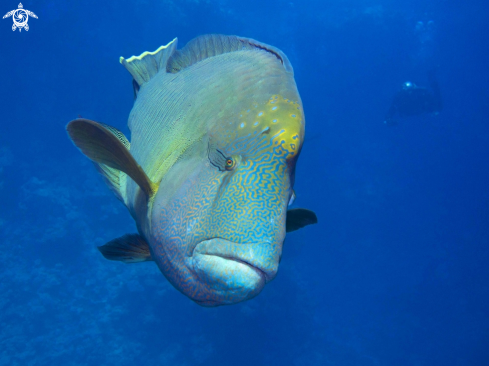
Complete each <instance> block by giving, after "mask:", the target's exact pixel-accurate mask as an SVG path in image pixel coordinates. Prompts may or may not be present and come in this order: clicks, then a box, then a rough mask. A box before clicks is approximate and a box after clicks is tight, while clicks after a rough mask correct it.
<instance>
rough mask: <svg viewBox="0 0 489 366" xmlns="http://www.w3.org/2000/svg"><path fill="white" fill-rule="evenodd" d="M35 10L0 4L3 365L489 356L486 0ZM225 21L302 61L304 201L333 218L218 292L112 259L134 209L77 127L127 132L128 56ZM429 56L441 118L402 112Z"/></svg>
mask: <svg viewBox="0 0 489 366" xmlns="http://www.w3.org/2000/svg"><path fill="white" fill-rule="evenodd" d="M17 5H18V4H17V2H14V1H7V0H3V1H2V2H1V9H0V13H2V14H4V13H7V12H9V11H10V10H12V9H16V8H17ZM23 5H24V8H25V9H28V10H30V11H32V12H34V13H35V14H36V15H37V16H38V19H34V18H32V17H30V18H29V22H28V24H29V26H30V29H29V31H28V32H26V31H25V30H22V31H21V32H19V31H18V30H16V31H15V32H13V31H12V29H11V28H12V24H13V23H12V18H6V19H2V20H0V76H1V78H0V93H1V94H0V110H1V117H0V127H1V128H0V365H135V364H144V365H362V366H363V365H366V366H370V365H389V366H390V365H412V366H425V365H426V366H427V365H457V366H465V365H489V346H488V345H489V266H488V262H489V245H488V244H489V222H488V221H489V220H488V218H489V217H488V216H489V194H488V187H489V161H488V158H489V124H488V121H489V120H488V115H489V87H488V85H489V68H488V65H489V44H488V41H487V35H488V34H489V5H488V3H487V1H483V0H469V1H454V0H436V1H425V0H423V1H421V0H416V1H400V0H391V1H388V0H384V1H381V0H369V1H365V0H349V1H342V0H333V1H329V2H325V1H319V0H311V1H294V0H293V1H279V0H271V1H263V0H260V1H258V0H251V1H241V2H236V1H231V0H179V1H176V0H173V1H171V0H166V1H153V0H140V1H134V2H121V1H119V2H111V1H94V0H86V1H83V2H78V3H74V2H67V1H59V0H36V1H27V2H25V3H23ZM429 21H431V22H430V23H429V25H428V22H429ZM205 33H223V34H236V35H240V36H244V37H251V38H255V39H257V40H259V41H262V42H265V43H268V44H271V45H274V46H276V47H279V48H280V49H282V50H283V51H284V52H285V53H286V54H287V55H288V57H289V58H290V60H291V62H292V65H293V66H294V69H295V76H296V81H297V84H298V88H299V92H300V94H301V97H302V100H303V104H304V108H305V115H306V120H307V126H306V142H305V144H304V147H303V151H302V154H301V157H300V159H299V162H298V165H297V174H296V186H295V191H296V193H297V200H296V205H297V206H298V207H306V208H309V209H312V210H314V211H316V213H317V215H318V217H319V224H318V225H315V226H309V227H307V228H304V229H302V230H301V231H297V232H294V233H291V234H289V235H288V236H287V239H286V243H285V246H284V253H283V258H282V262H281V265H280V269H279V274H278V276H277V278H276V279H275V280H274V281H273V282H272V283H270V284H269V285H267V286H266V288H265V289H264V291H263V292H262V293H261V294H260V295H259V296H258V297H257V298H255V299H253V300H251V301H248V302H245V303H241V304H237V305H233V306H227V307H219V308H202V307H200V306H198V305H196V304H194V303H193V302H192V301H191V300H189V299H188V298H186V297H185V296H183V295H182V294H180V293H179V292H178V291H177V290H175V289H174V288H173V287H172V286H171V285H170V284H169V283H168V282H167V281H166V280H165V278H164V277H163V275H162V274H161V273H160V272H159V270H158V269H157V267H156V266H155V265H154V264H153V263H142V264H134V265H125V264H122V263H117V262H110V261H107V260H105V259H104V258H103V257H102V256H101V255H100V253H98V251H97V249H96V247H97V245H102V244H104V243H105V242H107V241H109V240H111V239H113V238H115V237H118V236H121V235H123V234H125V233H132V232H135V231H136V229H135V225H134V223H133V221H132V219H131V218H130V216H129V214H128V213H127V212H126V209H125V208H124V207H123V206H122V205H121V204H120V202H119V201H117V199H116V198H115V197H114V196H113V194H112V193H111V192H110V191H109V190H108V189H107V188H106V187H105V186H104V183H103V182H102V179H101V178H100V177H99V176H98V175H97V174H96V172H95V169H94V168H93V166H92V164H91V163H90V162H89V161H88V159H86V158H85V157H84V156H82V154H80V152H79V151H78V150H77V149H76V148H75V147H74V146H73V145H72V143H71V142H70V141H69V139H68V138H67V135H66V132H65V125H66V124H67V123H68V122H69V121H70V120H72V119H74V118H77V116H78V115H82V116H83V117H84V118H89V119H94V120H97V121H101V122H104V123H107V124H110V125H114V126H116V127H118V128H119V129H121V130H122V131H124V132H125V133H127V134H128V129H127V126H126V123H127V117H128V114H129V111H130V109H131V107H132V103H133V91H132V86H131V77H130V75H129V73H128V72H127V71H126V70H125V69H124V67H122V66H121V65H120V64H119V62H118V58H119V56H124V57H126V58H127V57H130V56H131V55H134V54H136V55H138V54H140V53H142V52H144V51H148V50H149V51H152V50H155V49H156V48H158V47H159V46H160V45H162V44H166V43H168V42H169V41H170V40H172V39H173V38H174V37H175V36H177V37H179V43H180V46H183V45H184V44H185V43H186V42H187V41H189V40H190V39H192V38H193V37H195V36H197V35H200V34H205ZM430 69H436V72H437V77H438V81H439V84H440V87H441V93H442V97H443V102H444V109H443V110H442V112H441V113H440V114H439V115H436V116H434V115H421V116H415V117H412V118H409V119H404V120H401V121H400V122H399V124H398V125H397V126H386V125H384V124H383V119H384V115H385V113H386V112H387V109H388V107H389V105H390V103H391V101H392V98H393V96H394V94H395V93H396V91H397V90H399V88H400V85H401V84H402V83H403V82H405V81H408V80H409V81H412V82H415V83H417V84H418V85H427V84H428V80H427V72H428V70H430Z"/></svg>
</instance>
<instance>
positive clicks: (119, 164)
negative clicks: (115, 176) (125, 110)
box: [66, 118, 157, 197]
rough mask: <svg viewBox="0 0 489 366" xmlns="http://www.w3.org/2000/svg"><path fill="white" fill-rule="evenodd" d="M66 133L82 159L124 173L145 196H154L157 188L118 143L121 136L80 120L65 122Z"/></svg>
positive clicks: (86, 120) (127, 151)
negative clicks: (81, 155)
mask: <svg viewBox="0 0 489 366" xmlns="http://www.w3.org/2000/svg"><path fill="white" fill-rule="evenodd" d="M112 129H113V130H115V131H119V130H117V129H115V128H112ZM66 130H67V131H68V134H69V135H70V138H71V140H72V141H73V143H74V144H75V145H76V146H77V147H78V148H79V149H80V150H81V151H82V153H83V154H84V155H85V156H87V157H88V158H89V159H91V160H93V161H94V162H96V163H99V164H104V165H106V166H108V167H109V168H112V169H116V170H120V171H122V172H124V173H126V174H127V175H128V176H129V177H131V178H132V179H133V180H134V181H135V182H136V183H137V184H138V186H139V187H140V188H141V189H142V190H143V191H144V192H145V193H146V195H147V196H148V197H151V196H153V194H154V193H155V191H156V189H157V185H156V184H154V183H153V182H151V181H150V180H149V178H148V176H147V175H146V173H145V172H144V170H143V169H142V168H141V166H140V165H139V164H138V163H137V162H136V160H135V159H134V157H133V156H132V155H131V153H130V152H129V150H128V148H127V147H126V146H125V145H124V142H123V141H121V139H120V138H121V137H120V136H117V135H116V134H114V131H113V130H109V129H108V128H107V127H106V125H103V124H100V123H97V122H95V121H91V120H88V119H82V118H79V119H75V120H73V121H71V122H70V123H68V125H67V126H66ZM119 132H120V131H119ZM120 133H121V132H120ZM121 134H122V133H121ZM124 138H125V137H124ZM127 143H129V142H127Z"/></svg>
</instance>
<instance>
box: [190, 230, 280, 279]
mask: <svg viewBox="0 0 489 366" xmlns="http://www.w3.org/2000/svg"><path fill="white" fill-rule="evenodd" d="M280 252H281V250H280V249H278V248H277V246H276V245H273V244H271V243H267V242H263V243H235V242H232V241H229V240H226V239H222V238H213V239H208V240H204V241H201V242H200V243H198V244H197V246H196V247H195V248H194V251H193V255H192V256H195V255H199V254H200V255H210V256H216V257H220V258H222V259H225V260H229V261H234V262H238V263H241V264H244V265H246V266H248V267H249V268H251V269H252V270H253V271H255V272H256V273H257V274H258V275H259V276H260V277H261V278H262V279H263V281H264V282H265V283H268V282H270V281H271V280H273V279H274V278H275V276H276V275H277V270H278V263H279V260H280Z"/></svg>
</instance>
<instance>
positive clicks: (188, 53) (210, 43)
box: [166, 34, 292, 74]
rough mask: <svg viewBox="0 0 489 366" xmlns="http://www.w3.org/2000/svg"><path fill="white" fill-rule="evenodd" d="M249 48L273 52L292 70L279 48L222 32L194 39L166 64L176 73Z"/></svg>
mask: <svg viewBox="0 0 489 366" xmlns="http://www.w3.org/2000/svg"><path fill="white" fill-rule="evenodd" d="M247 49H250V50H251V49H258V50H263V51H266V52H269V53H271V54H273V55H274V56H275V57H277V59H278V60H279V61H280V62H281V63H282V65H284V67H285V69H286V70H287V71H290V72H292V66H291V64H290V62H289V60H288V58H287V56H285V54H284V53H283V52H282V51H280V50H279V49H278V48H275V47H273V46H269V45H267V44H264V43H261V42H258V41H255V40H254V39H251V38H243V37H237V36H225V35H222V34H208V35H204V36H199V37H197V38H194V39H192V40H191V41H190V42H188V43H187V44H186V45H185V47H183V48H182V49H181V50H177V51H175V52H174V53H173V55H172V56H171V57H170V58H169V60H168V63H167V64H166V71H167V72H170V73H173V74H175V73H177V72H179V71H180V70H182V69H184V68H186V67H189V66H191V65H193V64H195V63H197V62H199V61H202V60H204V59H206V58H209V57H213V56H218V55H222V54H224V53H229V52H235V51H241V50H247Z"/></svg>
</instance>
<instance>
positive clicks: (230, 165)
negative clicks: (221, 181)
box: [226, 158, 235, 170]
mask: <svg viewBox="0 0 489 366" xmlns="http://www.w3.org/2000/svg"><path fill="white" fill-rule="evenodd" d="M234 165H235V162H234V160H233V159H231V158H228V159H226V170H231V169H233V168H234Z"/></svg>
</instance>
